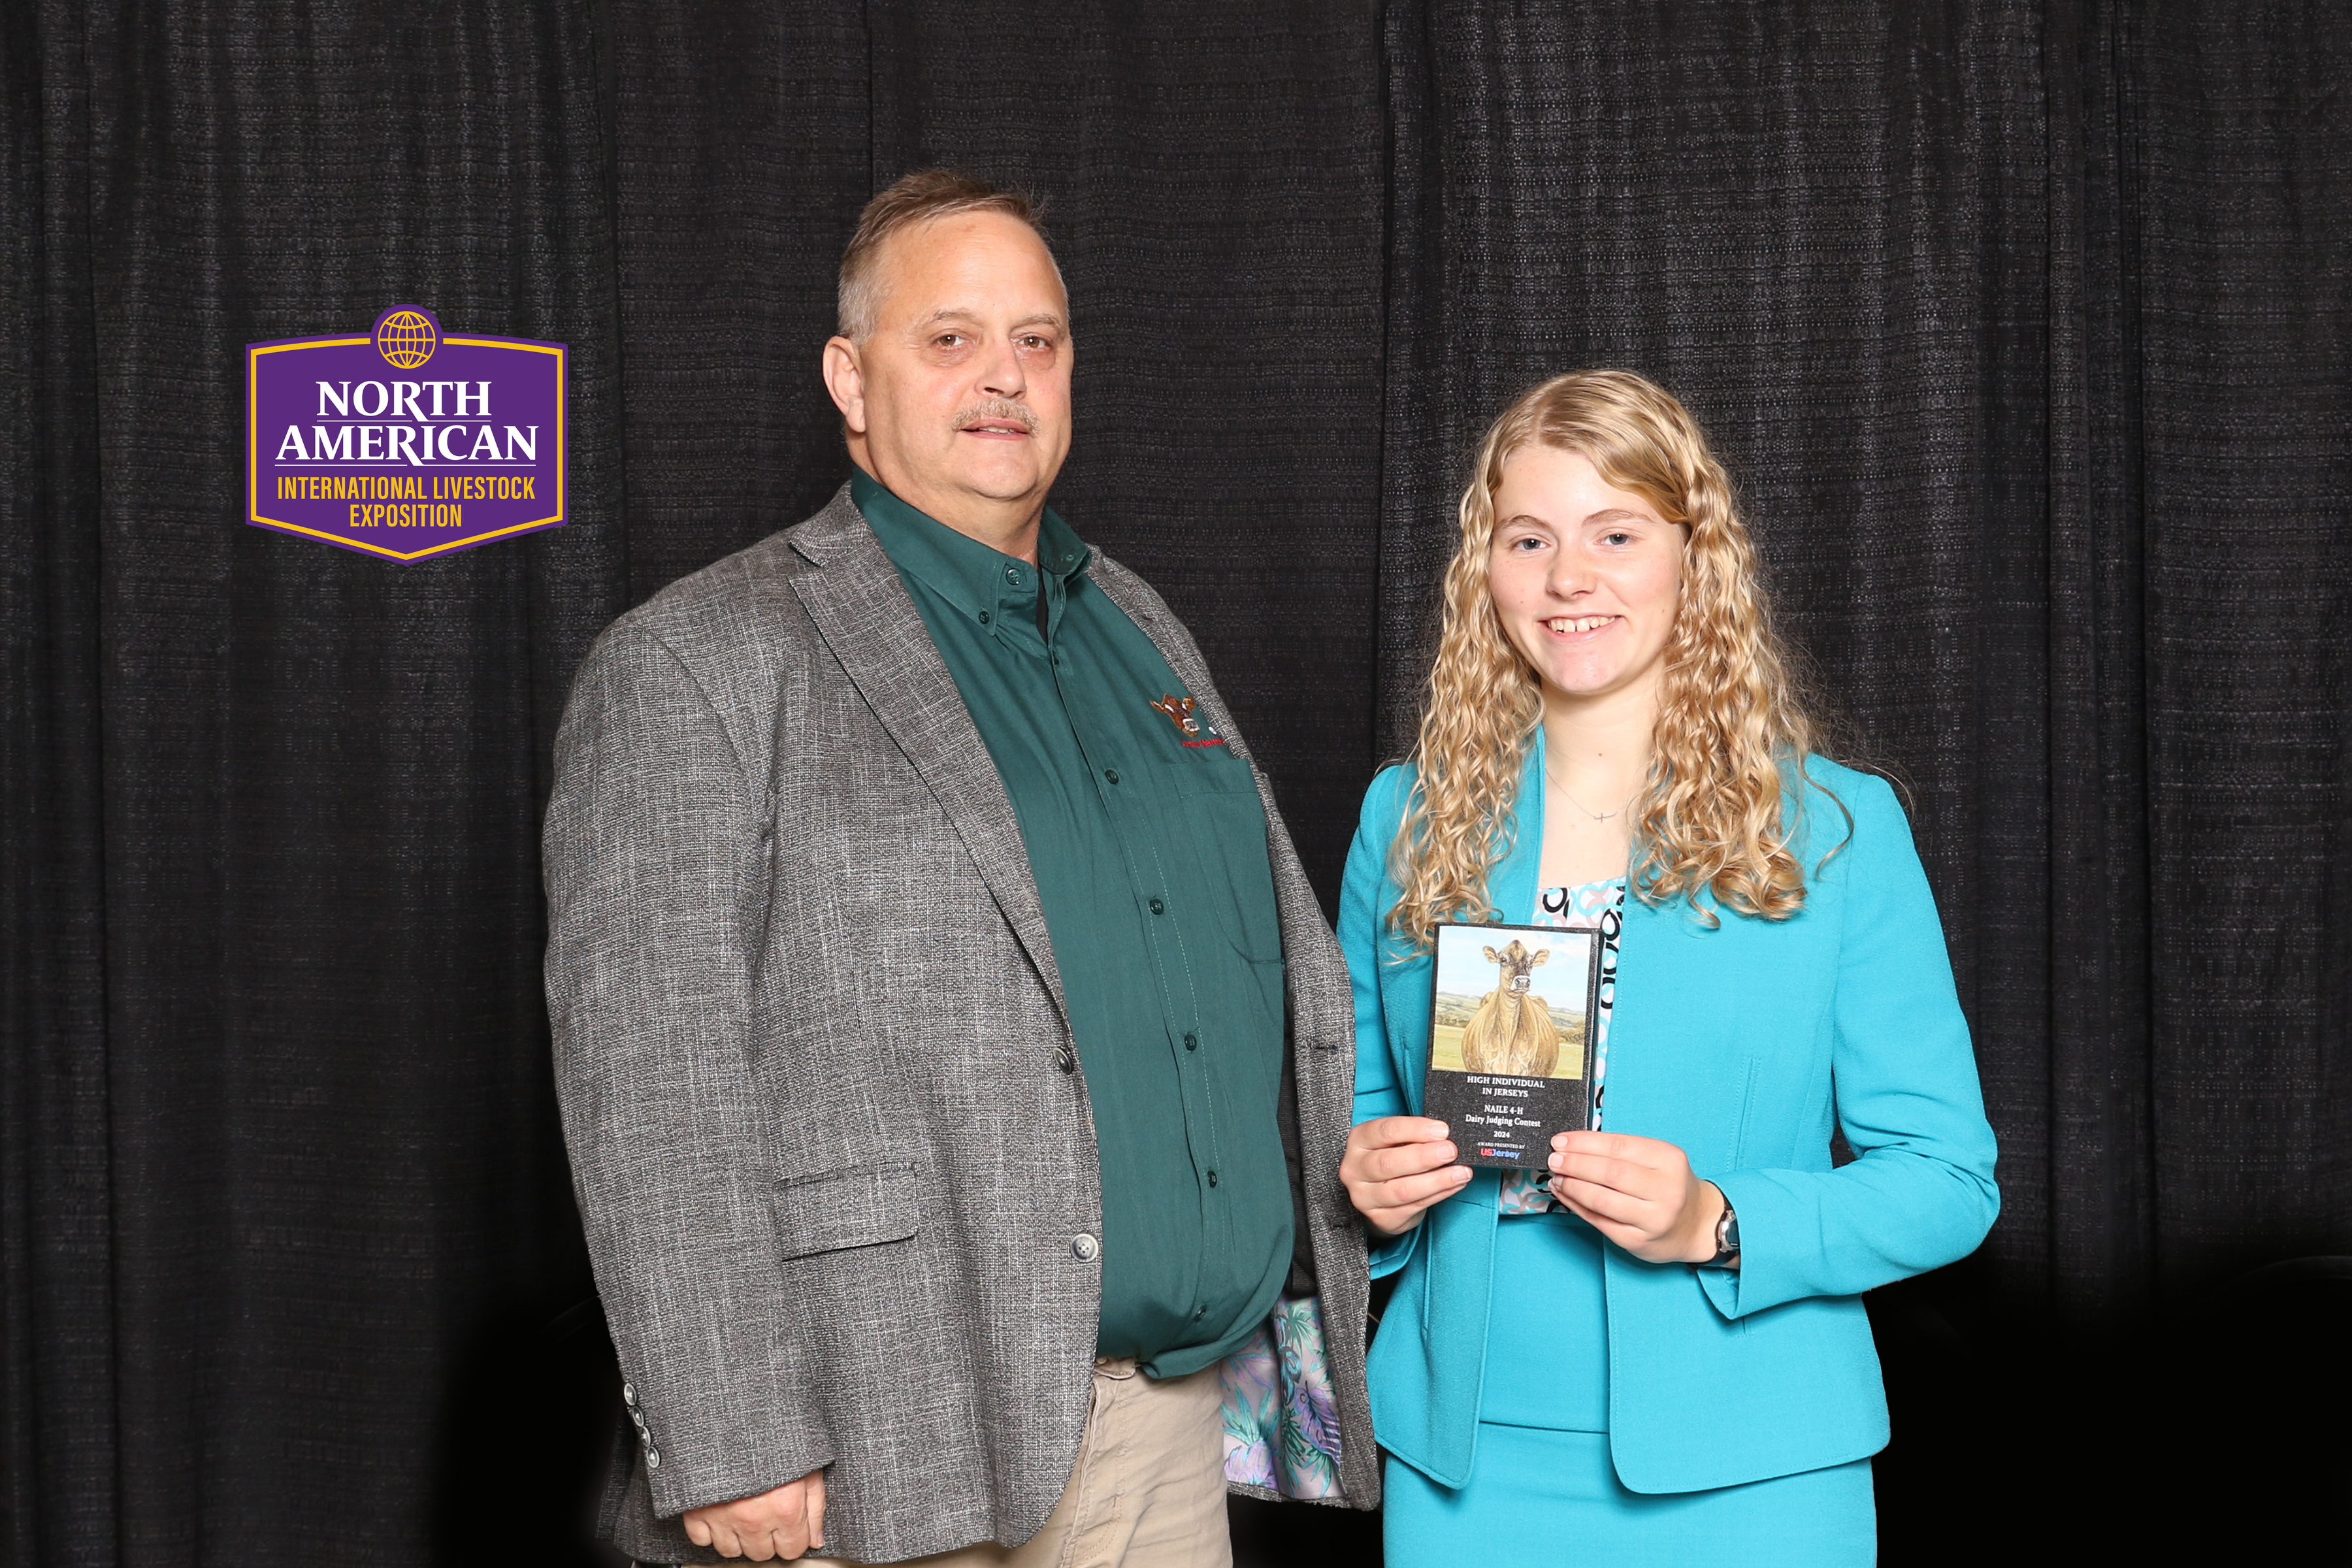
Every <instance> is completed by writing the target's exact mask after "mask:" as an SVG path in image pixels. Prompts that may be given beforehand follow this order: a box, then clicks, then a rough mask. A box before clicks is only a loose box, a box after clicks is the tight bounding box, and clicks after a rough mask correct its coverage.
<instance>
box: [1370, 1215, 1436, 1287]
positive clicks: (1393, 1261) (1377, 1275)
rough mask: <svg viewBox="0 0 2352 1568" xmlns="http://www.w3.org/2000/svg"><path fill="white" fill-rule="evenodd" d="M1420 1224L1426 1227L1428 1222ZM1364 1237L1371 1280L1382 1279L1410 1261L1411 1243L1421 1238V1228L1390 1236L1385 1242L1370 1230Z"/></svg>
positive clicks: (1417, 1227) (1424, 1221) (1415, 1227)
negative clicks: (1367, 1249) (1367, 1243)
mask: <svg viewBox="0 0 2352 1568" xmlns="http://www.w3.org/2000/svg"><path fill="white" fill-rule="evenodd" d="M1421 1223H1422V1225H1427V1224H1428V1223H1429V1221H1428V1220H1427V1219H1426V1218H1423V1221H1422V1222H1421ZM1364 1236H1365V1238H1366V1240H1367V1241H1369V1242H1370V1249H1369V1251H1370V1257H1369V1261H1370V1264H1371V1274H1372V1278H1373V1279H1386V1278H1387V1277H1388V1276H1390V1275H1391V1274H1393V1273H1395V1272H1396V1271H1397V1270H1398V1269H1400V1268H1403V1267H1404V1266H1405V1264H1406V1263H1408V1262H1409V1261H1411V1260H1412V1247H1413V1243H1414V1242H1415V1241H1417V1240H1419V1239H1420V1237H1421V1226H1420V1225H1417V1226H1413V1227H1412V1229H1411V1230H1409V1231H1406V1232H1405V1233H1404V1234H1403V1235H1402V1236H1392V1237H1389V1238H1387V1239H1386V1240H1382V1239H1381V1238H1380V1237H1376V1236H1373V1235H1372V1234H1371V1232H1370V1230H1366V1231H1365V1233H1364Z"/></svg>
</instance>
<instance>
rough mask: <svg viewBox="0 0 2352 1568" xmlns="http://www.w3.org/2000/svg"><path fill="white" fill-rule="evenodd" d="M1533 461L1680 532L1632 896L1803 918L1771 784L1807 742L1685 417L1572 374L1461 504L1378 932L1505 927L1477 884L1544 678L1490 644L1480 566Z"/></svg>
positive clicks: (1637, 390)
mask: <svg viewBox="0 0 2352 1568" xmlns="http://www.w3.org/2000/svg"><path fill="white" fill-rule="evenodd" d="M1528 446H1545V447H1558V448H1560V449H1562V450H1565V451H1571V452H1578V453H1581V454H1582V455H1583V456H1584V457H1585V458H1589V459H1590V460H1591V463H1592V466H1593V467H1594V468H1596V469H1598V470H1599V471H1600V474H1601V478H1602V479H1606V480H1608V482H1609V483H1610V484H1612V485H1613V486H1615V487H1616V488H1617V489H1622V490H1630V491H1632V492H1633V494H1635V495H1638V496H1640V497H1641V498H1642V499H1643V500H1645V501H1647V502H1649V503H1650V505H1651V506H1652V507H1653V508H1654V509H1655V510H1656V511H1657V514H1658V516H1659V517H1660V518H1662V519H1664V521H1667V522H1671V523H1677V524H1679V525H1681V527H1682V529H1683V531H1684V551H1683V576H1682V588H1681V595H1680V600H1679V602H1678V604H1677V605H1676V608H1675V626H1674V631H1673V635H1672V637H1670V639H1669V640H1668V642H1667V645H1666V667H1665V672H1664V681H1663V684H1662V690H1661V693H1660V698H1659V707H1658V720H1657V728H1656V731H1654V735H1653V737H1652V742H1651V752H1650V758H1651V760H1650V774H1649V782H1648V784H1647V786H1646V787H1645V788H1644V790H1643V793H1642V794H1641V795H1640V796H1639V797H1638V804H1637V805H1636V807H1635V809H1634V811H1633V818H1632V826H1633V848H1634V857H1633V868H1632V870H1631V872H1630V875H1629V885H1630V886H1631V887H1632V889H1633V891H1634V894H1635V896H1636V897H1638V898H1640V899H1642V900H1643V901H1644V902H1646V903H1651V904H1659V903H1663V902H1664V901H1666V900H1670V899H1673V898H1675V897H1687V898H1689V899H1690V900H1691V901H1692V903H1693V904H1694V905H1695V906H1696V907H1698V909H1699V910H1700V913H1701V914H1702V916H1703V917H1704V918H1706V920H1707V921H1709V922H1710V923H1712V921H1713V920H1714V916H1713V914H1712V912H1711V910H1709V909H1708V908H1707V906H1706V904H1703V903H1701V902H1700V899H1701V895H1702V894H1704V895H1706V897H1707V898H1708V899H1709V900H1711V901H1712V902H1713V903H1715V904H1719V905H1723V906H1727V907H1728V908H1730V909H1733V910H1738V912H1739V913H1741V914H1746V915H1760V916H1762V917H1763V918H1765V919H1767V920H1786V919H1787V918H1788V917H1789V916H1790V915H1792V914H1795V913H1796V912H1797V911H1798V910H1800V909H1801V908H1803V907H1804V901H1805V872H1804V868H1802V867H1801V865H1800V864H1799V863H1798V858H1797V855H1796V853H1795V852H1794V851H1793V850H1792V849H1791V847H1790V840H1791V838H1792V837H1794V834H1795V831H1796V824H1794V823H1791V822H1789V821H1787V820H1785V819H1784V807H1783V797H1782V792H1783V790H1784V788H1785V785H1786V779H1785V777H1784V774H1783V772H1782V768H1783V765H1784V764H1794V765H1795V766H1797V767H1799V768H1801V767H1802V764H1803V761H1804V759H1805V758H1806V757H1807V756H1808V755H1810V754H1811V753H1812V749H1813V742H1814V738H1815V726H1814V724H1813V722H1812V721H1811V719H1810V718H1809V717H1808V716H1807V714H1806V711H1805V705H1804V703H1803V702H1802V700H1801V698H1800V696H1799V693H1798V691H1797V689H1796V683H1795V682H1794V680H1793V679H1791V677H1790V659H1789V656H1788V654H1787V653H1786V651H1785V650H1784V649H1783V647H1782V646H1781V644H1780V638H1779V637H1777V636H1776V635H1775V634H1774V632H1773V630H1772V625H1771V621H1770V618H1769V616H1768V615H1767V613H1766V609H1765V605H1764V598H1763V594H1762V592H1761V590H1760V589H1759V586H1758V584H1757V568H1756V548H1755V545H1754V544H1753V543H1752V542H1750V541H1749V539H1748V530H1747V528H1746V526H1745V525H1743V524H1742V523H1741V522H1740V521H1739V514H1738V510H1737V508H1736V507H1735V505H1734V503H1733V498H1732V490H1731V481H1730V479H1728V478H1727V476H1726V475H1725V473H1724V471H1723V465H1722V464H1721V463H1719V462H1717V460H1716V458H1715V455H1714V454H1713V453H1712V452H1710V451H1709V450H1708V449H1707V445H1706V437H1703V436H1701V435H1700V434H1699V429H1698V426H1697V425H1696V423H1694V422H1693V420H1692V419H1691V416H1690V414H1689V412H1688V411H1687V410H1685V408H1684V407H1683V405H1681V404H1680V403H1679V402H1677V401H1676V400H1675V397H1674V396H1673V395H1671V394H1669V393H1668V392H1666V391H1665V390H1664V388H1663V387H1660V386H1658V385H1657V384H1654V383H1653V382H1651V381H1648V380H1646V379H1645V378H1643V377H1642V376H1639V375H1635V374H1633V373H1632V372H1630V371H1622V370H1587V371H1577V372H1573V373H1571V374H1567V375H1560V376H1555V377H1553V378H1552V379H1551V380H1549V381H1547V382H1545V383H1544V384H1541V385H1540V386H1537V387H1534V388H1532V389H1531V390H1529V391H1528V392H1526V393H1524V394H1522V395H1520V396H1519V397H1518V398H1517V400H1516V401H1515V402H1513V403H1512V404H1511V405H1510V406H1509V407H1507V408H1506V409H1504V410H1503V412H1502V414H1501V415H1500V416H1497V417H1496V420H1495V423H1494V425H1493V426H1491V427H1490V428H1489V429H1488V430H1487V432H1486V441H1485V442H1484V444H1483V445H1482V446H1481V447H1479V451H1478V464H1477V468H1476V470H1475V473H1474V475H1473V477H1472V479H1471V480H1470V483H1469V485H1468V487H1467V488H1466V489H1464V491H1463V493H1462V507H1461V521H1462V542H1461V546H1460V548H1459V549H1457V550H1456V551H1455V552H1454V561H1453V563H1452V564H1451V565H1449V566H1448V567H1447V568H1446V571H1445V588H1444V594H1445V619H1444V630H1443V633H1442V635H1441V636H1440V638H1439V642H1438V649H1437V659H1436V663H1435V664H1434V666H1433V668H1431V670H1430V672H1429V687H1428V694H1427V699H1426V702H1425V705H1424V707H1423V713H1422V721H1421V737H1420V741H1419V742H1418V744H1416V745H1415V747H1414V748H1413V752H1412V758H1411V762H1412V769H1413V775H1414V776H1413V783H1412V792H1411V794H1410V795H1409V796H1408V797H1407V801H1406V807H1405V814H1404V820H1403V822H1402V826H1400V827H1399V829H1398V831H1397V838H1396V843H1395V846H1394V849H1393V861H1392V864H1393V866H1394V868H1395V876H1396V881H1397V883H1398V885H1399V886H1400V887H1402V889H1403V890H1404V891H1403V896H1402V898H1400V899H1399V900H1397V904H1396V907H1395V908H1394V909H1393V910H1391V911H1390V912H1389V922H1390V924H1391V927H1392V928H1393V929H1394V930H1395V931H1396V932H1397V933H1398V934H1399V935H1400V936H1402V937H1404V938H1406V939H1408V940H1409V941H1410V942H1411V943H1412V946H1413V947H1414V948H1415V949H1416V950H1425V949H1426V948H1427V947H1428V946H1429V944H1430V942H1431V941H1432V932H1431V928H1432V927H1433V926H1434V925H1436V924H1438V923H1440V922H1442V921H1469V922H1473V923H1476V922H1482V921H1493V920H1498V919H1500V918H1502V917H1501V913H1500V911H1499V910H1496V909H1495V907H1494V905H1493V902H1492V900H1490V899H1489V897H1488V895H1487V887H1486V881H1487V874H1488V873H1489V872H1490V871H1491V870H1492V869H1493V868H1494V867H1495V865H1496V863H1497V862H1498V861H1500V860H1501V859H1502V858H1503V856H1504V855H1506V854H1507V853H1508V851H1509V848H1510V845H1511V840H1512V836H1513V834H1514V833H1516V832H1517V824H1516V822H1515V821H1514V819H1513V815H1512V811H1513V805H1514V804H1515V802H1516V800H1517V795H1518V787H1519V775H1520V773H1521V770H1522V769H1523V767H1524V766H1525V763H1526V761H1527V753H1528V746H1529V744H1530V743H1532V742H1533V741H1534V739H1535V734H1536V731H1537V728H1538V726H1539V725H1540V724H1541V723H1542V722H1543V682H1542V679H1541V678H1540V677H1539V676H1538V674H1537V672H1536V670H1535V668H1533V667H1532V666H1531V665H1529V664H1528V661H1527V658H1525V656H1523V655H1522V654H1521V653H1520V652H1519V650H1518V649H1517V647H1514V646H1513V645H1512V643H1511V640H1510V638H1509V637H1507V636H1506V635H1505V634H1504V631H1503V626H1502V622H1501V619H1500V618H1499V617H1498V616H1496V613H1495V597H1494V593H1493V590H1492V589H1491V587H1490V586H1489V585H1488V582H1487V558H1488V554H1489V552H1490V550H1491V549H1492V545H1493V540H1494V533H1495V492H1496V489H1499V488H1500V487H1501V485H1502V482H1503V465H1504V463H1505V462H1506V461H1507V459H1508V458H1510V457H1511V455H1512V454H1513V453H1515V452H1517V451H1518V450H1519V449H1520V448H1521V447H1528ZM1815 787H1819V786H1818V785H1816V786H1815ZM1832 798H1834V797H1832ZM1840 805H1841V808H1842V809H1843V803H1840ZM1536 830H1537V831H1538V832H1540V831H1541V824H1538V825H1536ZM1832 853H1835V851H1834V850H1832ZM1826 858H1827V857H1824V859H1826Z"/></svg>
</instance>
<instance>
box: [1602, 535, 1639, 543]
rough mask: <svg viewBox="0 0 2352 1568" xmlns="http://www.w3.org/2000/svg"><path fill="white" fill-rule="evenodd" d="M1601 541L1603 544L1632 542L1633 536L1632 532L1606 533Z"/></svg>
mask: <svg viewBox="0 0 2352 1568" xmlns="http://www.w3.org/2000/svg"><path fill="white" fill-rule="evenodd" d="M1601 542H1602V543H1603V544H1631V543H1633V535H1632V534H1630V533H1604V534H1602V535H1601Z"/></svg>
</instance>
